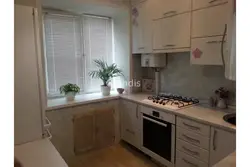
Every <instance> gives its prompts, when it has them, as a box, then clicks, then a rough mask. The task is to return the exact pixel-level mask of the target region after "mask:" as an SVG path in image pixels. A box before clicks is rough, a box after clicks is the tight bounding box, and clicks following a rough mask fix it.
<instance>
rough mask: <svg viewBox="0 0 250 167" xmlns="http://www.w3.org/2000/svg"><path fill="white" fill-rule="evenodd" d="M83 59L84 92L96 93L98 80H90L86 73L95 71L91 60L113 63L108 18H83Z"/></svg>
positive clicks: (110, 30) (110, 22)
mask: <svg viewBox="0 0 250 167" xmlns="http://www.w3.org/2000/svg"><path fill="white" fill-rule="evenodd" d="M83 34H84V55H85V56H84V57H85V58H86V61H85V92H98V91H100V85H103V83H102V81H101V80H100V79H92V78H91V77H89V75H88V73H89V72H90V71H91V70H95V69H97V68H96V66H95V64H94V62H93V60H94V59H101V60H104V61H106V62H107V63H108V64H111V63H113V51H112V50H113V48H112V47H113V44H112V43H113V39H112V20H111V19H109V18H103V17H95V16H84V17H83Z"/></svg>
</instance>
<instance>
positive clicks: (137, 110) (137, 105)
mask: <svg viewBox="0 0 250 167" xmlns="http://www.w3.org/2000/svg"><path fill="white" fill-rule="evenodd" d="M136 118H137V119H138V105H136Z"/></svg>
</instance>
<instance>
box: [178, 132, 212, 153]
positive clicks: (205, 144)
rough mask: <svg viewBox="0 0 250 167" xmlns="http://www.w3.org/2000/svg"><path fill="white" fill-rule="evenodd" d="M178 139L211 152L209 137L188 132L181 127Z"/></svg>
mask: <svg viewBox="0 0 250 167" xmlns="http://www.w3.org/2000/svg"><path fill="white" fill-rule="evenodd" d="M176 137H177V139H181V140H184V141H186V142H188V143H191V144H193V145H196V146H198V147H201V148H204V149H206V150H209V138H208V137H204V136H201V135H199V134H197V133H194V132H191V131H188V130H186V129H183V128H180V127H177V133H176Z"/></svg>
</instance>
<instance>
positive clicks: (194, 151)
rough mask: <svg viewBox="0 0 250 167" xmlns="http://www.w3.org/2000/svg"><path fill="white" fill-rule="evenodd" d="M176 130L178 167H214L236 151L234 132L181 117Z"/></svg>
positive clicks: (178, 119) (178, 118)
mask: <svg viewBox="0 0 250 167" xmlns="http://www.w3.org/2000/svg"><path fill="white" fill-rule="evenodd" d="M176 129H177V132H176V167H212V166H213V165H214V164H216V163H217V162H219V161H220V160H222V159H223V158H224V157H226V156H227V155H229V154H231V153H232V152H234V151H235V148H236V140H235V133H233V132H230V131H225V130H222V129H218V128H215V127H211V130H210V126H209V125H205V124H202V123H200V122H196V121H193V120H190V119H186V118H181V117H177V128H176ZM208 132H210V133H209V135H208Z"/></svg>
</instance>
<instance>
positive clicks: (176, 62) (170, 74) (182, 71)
mask: <svg viewBox="0 0 250 167" xmlns="http://www.w3.org/2000/svg"><path fill="white" fill-rule="evenodd" d="M142 77H143V78H152V79H153V78H154V71H153V70H152V69H147V70H145V69H144V70H142ZM221 86H223V87H226V88H227V89H229V90H230V91H231V92H232V94H233V96H235V92H236V82H235V81H230V80H227V79H226V78H225V77H224V69H223V67H222V66H200V65H191V64H190V54H189V53H174V54H168V56H167V66H166V67H165V68H164V69H163V70H162V71H161V92H171V93H177V94H181V95H184V96H194V97H197V98H200V99H207V98H209V97H210V96H211V95H213V92H214V90H216V89H218V88H219V87H221ZM234 101H235V98H234V97H233V103H234Z"/></svg>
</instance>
